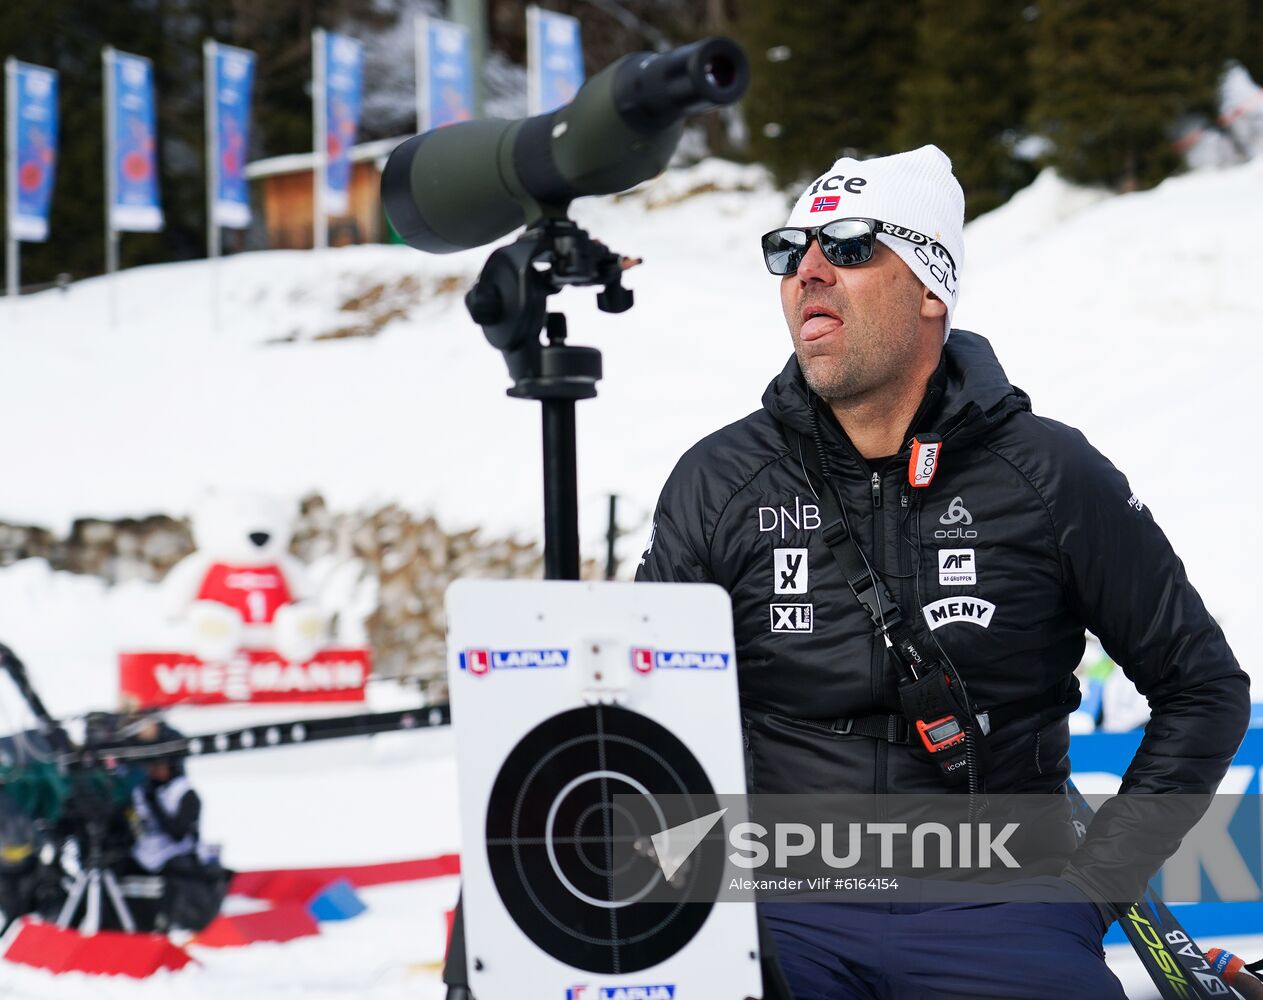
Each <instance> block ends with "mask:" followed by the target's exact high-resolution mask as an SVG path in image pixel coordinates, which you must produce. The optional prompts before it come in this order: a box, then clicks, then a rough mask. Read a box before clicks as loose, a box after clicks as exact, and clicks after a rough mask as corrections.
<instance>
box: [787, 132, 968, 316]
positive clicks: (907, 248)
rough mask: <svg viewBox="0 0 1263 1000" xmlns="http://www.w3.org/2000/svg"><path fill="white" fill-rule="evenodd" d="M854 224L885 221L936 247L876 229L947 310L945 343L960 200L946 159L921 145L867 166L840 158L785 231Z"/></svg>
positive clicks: (954, 285)
mask: <svg viewBox="0 0 1263 1000" xmlns="http://www.w3.org/2000/svg"><path fill="white" fill-rule="evenodd" d="M853 218H862V219H877V220H879V221H881V222H888V223H890V224H891V225H893V226H896V227H906V228H907V229H911V230H914V231H915V232H918V233H920V234H922V235H924V236H928V237H929V238H930V239H931V240H935V241H937V243H938V244H939V246H938V247H936V246H934V245H930V246H929V247H926V246H922V245H920V244H918V243H911V242H909V241H908V240H904V239H900V238H899V237H898V236H893V235H889V234H886V233H882V232H881V231H880V230H878V234H877V238H878V239H879V240H881V242H882V243H884V244H885V245H886V246H888V247H890V249H891V250H893V251H894V252H895V253H897V254H898V255H899V257H900V259H901V260H902V261H903V262H904V263H905V264H907V265H908V267H909V268H911V269H912V273H913V274H915V275H916V276H917V277H918V278H919V279H920V280H921V283H922V284H923V285H925V287H926V288H928V289H930V291H932V292H933V293H934V294H935V295H937V296H938V297H939V298H940V299H942V300H943V302H944V303H945V304H946V306H947V316H946V318H945V320H944V324H943V339H944V340H946V339H947V335H948V334H949V333H950V332H951V329H952V313H953V312H954V311H955V309H956V300H957V297H958V293H959V289H960V273H961V269H962V268H963V266H964V258H965V236H964V228H965V193H964V192H963V191H961V189H960V184H959V182H957V180H956V177H955V175H954V174H953V173H952V161H951V160H950V159H948V157H947V154H946V153H944V152H943V151H942V150H941V149H939V148H938V147H937V146H922V147H921V148H920V149H914V150H912V151H910V152H907V153H895V154H894V155H893V156H877V157H874V158H873V159H871V160H853V159H851V158H850V157H847V156H844V157H843V158H842V159H840V160H838V161H837V163H835V164H834V165H833V166H832V167H830V168H829V169H828V170H827V171H826V172H825V173H823V174H821V175H820V176H819V177H817V178H816V179H815V180H814V181H812V182H811V183H810V184H809V185H808V186H807V190H806V191H804V192H803V193H802V195H801V196H800V197H799V199H798V201H797V202H795V204H794V210H793V211H792V212H790V214H789V221H788V222H787V223H786V225H788V226H820V225H823V224H824V223H826V222H832V221H833V220H834V219H853ZM943 250H946V251H947V254H948V255H950V257H951V260H950V261H949V260H947V259H946V258H945V256H944V254H943V252H942V251H943Z"/></svg>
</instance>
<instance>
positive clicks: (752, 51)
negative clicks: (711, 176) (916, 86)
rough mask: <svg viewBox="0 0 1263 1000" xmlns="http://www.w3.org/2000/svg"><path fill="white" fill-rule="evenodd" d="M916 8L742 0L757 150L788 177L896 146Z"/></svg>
mask: <svg viewBox="0 0 1263 1000" xmlns="http://www.w3.org/2000/svg"><path fill="white" fill-rule="evenodd" d="M915 9H916V8H915V5H913V4H911V3H907V2H902V3H895V4H890V3H886V2H882V0H846V2H842V0H827V2H821V3H814V4H800V3H785V2H773V3H768V2H760V0H742V3H741V4H740V5H739V7H738V11H737V20H736V22H735V25H734V28H735V34H736V37H737V40H738V41H739V42H741V43H742V44H743V45H744V47H745V49H746V53H747V54H748V55H749V57H750V68H751V80H750V90H749V93H748V94H747V96H746V99H745V102H744V106H745V114H746V121H747V124H748V126H749V129H750V151H751V155H752V156H753V158H754V159H756V160H759V161H761V162H762V163H764V164H766V165H767V166H768V167H770V168H771V169H772V172H773V174H774V175H775V176H776V179H777V181H778V182H779V183H781V184H784V185H792V184H795V183H797V182H800V181H802V180H803V179H805V178H810V177H813V176H815V175H816V174H818V173H820V172H821V171H822V170H824V169H826V168H827V167H828V166H829V165H830V164H831V163H832V162H833V161H834V160H835V159H836V158H837V157H838V156H840V155H843V154H844V153H850V154H852V155H860V156H864V155H875V154H880V153H888V152H892V151H893V150H894V148H895V139H894V136H893V123H894V120H895V115H896V108H897V102H898V88H899V83H900V81H901V79H902V78H903V76H904V75H905V72H906V70H907V68H908V67H909V66H910V64H911V62H912V53H913V46H914V40H915V38H914V35H915V32H914V29H913V23H914V15H915Z"/></svg>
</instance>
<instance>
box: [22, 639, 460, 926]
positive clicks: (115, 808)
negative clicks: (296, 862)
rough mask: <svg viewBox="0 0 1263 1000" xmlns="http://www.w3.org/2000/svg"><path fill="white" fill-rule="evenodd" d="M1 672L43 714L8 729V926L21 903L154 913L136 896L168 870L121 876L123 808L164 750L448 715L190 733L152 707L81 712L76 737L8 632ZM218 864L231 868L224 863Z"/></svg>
mask: <svg viewBox="0 0 1263 1000" xmlns="http://www.w3.org/2000/svg"><path fill="white" fill-rule="evenodd" d="M0 672H3V673H6V674H8V676H9V678H10V679H11V680H12V681H13V684H14V686H15V687H16V688H17V690H18V692H19V694H21V696H22V698H23V700H24V701H25V702H26V704H27V706H28V707H29V708H30V710H31V712H32V714H33V715H34V716H35V718H36V720H37V727H36V728H35V729H31V730H27V731H25V732H16V733H13V734H11V735H10V736H3V737H0V927H2V926H3V925H4V924H6V923H8V922H10V921H12V920H13V919H15V918H17V917H19V916H21V915H23V914H25V913H39V914H41V915H42V916H44V917H45V918H46V919H49V920H56V921H57V922H58V923H59V924H60V925H61V926H63V927H69V926H71V925H75V926H77V927H78V928H79V929H81V930H83V931H85V932H87V933H91V932H92V931H94V930H96V929H99V928H101V927H119V928H122V929H123V930H135V929H136V928H137V926H138V925H142V924H145V923H146V921H145V920H143V919H140V917H141V916H143V913H148V914H150V916H151V917H152V916H157V915H158V914H157V912H156V909H155V906H154V905H153V903H152V902H149V903H148V905H147V906H146V907H145V910H144V911H143V913H142V911H141V910H135V911H133V909H132V906H131V905H129V901H132V902H136V901H142V902H143V901H153V900H157V899H159V898H160V897H162V891H161V889H162V886H163V885H165V881H164V879H165V876H148V877H144V876H127V877H123V878H119V877H118V876H117V875H116V869H120V870H121V869H122V868H123V867H124V866H125V865H126V863H127V860H128V858H129V856H130V853H131V845H132V832H131V825H130V822H129V820H128V816H127V813H128V809H129V807H130V805H131V801H132V799H131V795H132V788H133V786H134V785H135V784H136V782H137V781H139V780H140V777H141V773H140V770H139V768H140V766H141V765H144V764H146V763H152V762H155V761H161V760H168V761H171V762H173V764H175V765H176V766H178V763H179V761H181V760H182V759H184V758H186V757H201V756H207V755H210V754H219V753H230V752H237V751H244V750H258V749H266V748H269V747H279V746H295V745H300V744H305V743H312V742H316V741H321V740H329V739H344V738H347V737H351V736H367V735H371V734H374V733H383V732H394V731H398V730H407V729H421V728H426V727H430V726H441V725H446V724H447V723H448V722H449V721H450V714H449V710H448V706H447V705H446V704H440V705H432V706H429V707H426V708H420V709H404V710H397V711H392V712H366V713H361V714H358V715H348V716H341V717H336V718H316V719H303V720H291V721H289V722H284V723H263V724H259V725H254V726H248V727H244V728H240V729H231V730H226V731H223V732H218V733H203V734H199V735H196V736H184V735H182V734H180V733H178V732H177V731H176V730H174V729H172V728H170V727H169V726H167V725H165V724H164V723H161V722H158V721H156V720H154V719H152V718H150V719H146V718H144V717H139V718H138V717H136V716H129V715H118V714H114V713H109V712H92V713H89V714H88V716H87V717H86V718H85V719H84V726H83V730H84V738H83V740H82V742H81V743H80V742H79V741H77V740H75V739H72V738H71V736H70V734H69V733H68V732H67V730H66V726H65V725H64V724H63V722H61V721H59V720H57V719H55V718H53V716H52V715H51V714H50V713H49V711H48V709H47V708H46V707H45V706H44V703H43V701H42V700H41V699H40V697H39V694H38V693H37V692H36V690H35V688H34V686H33V685H32V684H31V682H30V679H29V677H28V676H27V672H26V667H25V665H24V664H23V663H22V661H21V660H20V659H19V658H18V657H17V655H16V654H15V653H14V652H13V651H12V650H11V649H9V647H8V646H6V645H4V644H3V643H0ZM140 729H151V730H153V733H152V738H151V739H148V740H141V739H138V738H137V733H138V730H140ZM67 862H69V864H67ZM205 874H206V875H207V876H208V877H211V876H216V872H214V871H209V872H208V873H205ZM218 874H219V875H223V874H226V872H225V870H223V869H218ZM185 879H186V881H187V876H185ZM154 883H156V884H157V888H158V891H157V892H156V893H155V891H154ZM225 884H226V883H225ZM177 902H178V900H177ZM216 905H217V904H216ZM150 911H154V912H153V913H150ZM184 912H185V913H187V912H188V909H187V907H186V908H185V910H184ZM211 916H213V913H212V914H211Z"/></svg>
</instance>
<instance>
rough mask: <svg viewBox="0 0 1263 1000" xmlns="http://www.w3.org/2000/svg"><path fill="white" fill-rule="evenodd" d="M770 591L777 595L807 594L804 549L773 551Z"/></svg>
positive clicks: (805, 553) (805, 555) (805, 551)
mask: <svg viewBox="0 0 1263 1000" xmlns="http://www.w3.org/2000/svg"><path fill="white" fill-rule="evenodd" d="M772 589H773V591H774V592H775V593H777V594H805V593H807V550H806V549H775V550H774V551H773V553H772Z"/></svg>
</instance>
